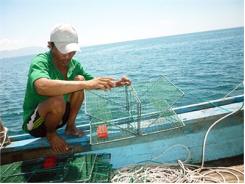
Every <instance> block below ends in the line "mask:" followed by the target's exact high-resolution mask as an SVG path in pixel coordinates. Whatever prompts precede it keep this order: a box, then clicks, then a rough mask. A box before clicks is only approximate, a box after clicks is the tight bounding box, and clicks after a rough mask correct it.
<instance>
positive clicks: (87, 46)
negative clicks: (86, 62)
mask: <svg viewBox="0 0 245 184" xmlns="http://www.w3.org/2000/svg"><path fill="white" fill-rule="evenodd" d="M237 28H244V26H236V27H228V28H217V29H211V30H204V31H197V32H186V33H180V34H169V35H163V36H153V37H147V38H139V39H135V40H122V41H116V42H106V43H100V44H92V45H84V46H81V45H80V48H89V47H96V46H104V45H111V44H120V43H125V42H134V41H140V40H148V39H157V38H163V37H171V36H181V35H188V34H195V33H204V32H212V31H219V30H226V29H237ZM35 47H37V48H43V49H45V48H46V47H43V46H40V45H39V46H38V45H33V46H26V47H20V48H16V49H8V50H0V52H10V51H16V50H21V49H27V48H35Z"/></svg>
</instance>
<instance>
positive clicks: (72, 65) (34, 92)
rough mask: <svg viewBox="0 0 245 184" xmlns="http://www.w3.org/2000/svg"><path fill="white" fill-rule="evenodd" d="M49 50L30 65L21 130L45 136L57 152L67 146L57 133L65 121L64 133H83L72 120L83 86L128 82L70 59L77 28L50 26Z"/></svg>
mask: <svg viewBox="0 0 245 184" xmlns="http://www.w3.org/2000/svg"><path fill="white" fill-rule="evenodd" d="M48 47H49V48H50V51H49V52H47V53H43V54H39V55H37V56H36V57H35V58H34V59H33V61H32V64H31V66H30V69H29V74H28V81H27V88H26V94H25V100H24V105H23V111H24V113H23V120H24V123H23V129H24V130H25V131H26V132H28V133H30V134H31V135H32V136H34V137H47V140H48V141H49V143H50V146H51V148H52V149H53V150H54V151H56V152H65V151H67V150H68V149H69V146H68V145H67V143H66V142H65V141H64V140H63V139H62V138H61V137H60V136H58V134H57V133H56V130H57V129H58V128H60V127H62V126H64V125H65V124H66V128H65V133H66V134H67V135H73V136H82V135H83V132H82V131H81V130H79V129H77V128H76V126H75V120H76V117H77V114H78V112H79V110H80V107H81V104H82V103H83V100H84V89H86V90H90V89H102V90H107V89H111V88H113V87H118V86H123V85H130V84H131V81H130V80H129V79H127V78H126V77H122V78H121V79H120V80H119V81H115V80H114V79H112V78H110V77H98V78H94V77H92V76H91V75H89V74H88V73H86V72H85V71H84V69H83V68H82V66H81V65H80V63H79V62H78V61H77V60H75V59H73V56H74V55H75V53H76V51H79V46H78V36H77V32H76V30H75V29H74V28H73V27H72V26H71V25H68V24H62V25H59V26H57V27H55V28H54V29H53V31H52V32H51V35H50V41H49V42H48Z"/></svg>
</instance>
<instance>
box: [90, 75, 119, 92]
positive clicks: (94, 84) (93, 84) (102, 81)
mask: <svg viewBox="0 0 245 184" xmlns="http://www.w3.org/2000/svg"><path fill="white" fill-rule="evenodd" d="M86 83H87V86H86V89H88V90H89V89H103V90H109V89H111V88H113V87H115V80H114V79H113V78H111V77H97V78H95V79H92V80H89V81H86Z"/></svg>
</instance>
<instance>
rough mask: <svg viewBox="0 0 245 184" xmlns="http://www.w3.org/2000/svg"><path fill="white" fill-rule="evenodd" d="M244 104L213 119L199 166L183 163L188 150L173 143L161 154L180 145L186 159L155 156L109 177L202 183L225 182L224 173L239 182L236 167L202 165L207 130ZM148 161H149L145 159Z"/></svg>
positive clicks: (122, 180)
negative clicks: (174, 161)
mask: <svg viewBox="0 0 245 184" xmlns="http://www.w3.org/2000/svg"><path fill="white" fill-rule="evenodd" d="M243 106H244V103H243V104H242V106H241V107H240V108H239V109H238V110H235V111H233V112H231V113H229V114H227V115H225V116H224V117H222V118H220V119H218V120H217V121H215V122H214V123H213V124H212V125H211V126H210V127H209V129H208V130H207V132H206V134H205V137H204V141H203V146H202V163H201V166H198V165H191V164H185V163H184V162H186V161H188V160H189V158H190V153H191V152H190V150H189V148H188V147H186V146H185V145H180V144H178V145H173V146H171V147H170V148H168V149H167V150H165V151H164V152H163V153H161V155H162V154H164V153H166V152H167V151H169V150H170V149H172V148H173V147H177V146H181V147H184V148H185V149H186V150H188V157H187V159H186V160H185V161H184V162H182V161H181V160H178V161H177V164H162V163H161V164H160V163H154V160H156V159H157V158H159V157H160V156H161V155H160V156H157V157H155V158H153V159H152V162H153V163H154V164H136V165H131V166H128V167H126V168H122V169H119V170H116V171H115V173H114V176H113V177H112V179H111V182H120V183H146V182H156V183H159V182H164V183H203V182H209V183H210V182H213V183H226V182H227V181H226V177H225V175H224V174H226V175H230V176H233V177H234V178H235V179H236V181H237V183H239V182H240V179H239V175H242V176H243V175H244V173H243V172H241V171H239V170H238V169H234V168H228V167H204V161H205V149H206V141H207V137H208V134H209V132H210V131H211V129H212V128H213V127H214V126H215V125H217V124H218V123H220V122H221V121H222V120H224V119H225V118H227V117H229V116H232V115H233V114H235V113H237V112H239V111H240V110H241V109H242V108H243ZM147 162H149V161H147Z"/></svg>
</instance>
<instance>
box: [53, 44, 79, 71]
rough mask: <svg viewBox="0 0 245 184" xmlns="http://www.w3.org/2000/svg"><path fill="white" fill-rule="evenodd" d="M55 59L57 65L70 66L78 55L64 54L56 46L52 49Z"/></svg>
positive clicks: (73, 53)
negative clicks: (73, 58)
mask: <svg viewBox="0 0 245 184" xmlns="http://www.w3.org/2000/svg"><path fill="white" fill-rule="evenodd" d="M52 53H53V58H54V60H55V61H56V62H57V64H59V65H62V66H68V64H69V63H70V61H71V59H72V57H73V56H74V55H75V54H76V52H75V51H74V52H69V53H67V54H62V53H61V52H60V51H59V50H58V49H57V48H56V47H55V46H54V47H53V49H52Z"/></svg>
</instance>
